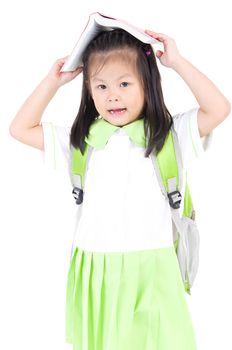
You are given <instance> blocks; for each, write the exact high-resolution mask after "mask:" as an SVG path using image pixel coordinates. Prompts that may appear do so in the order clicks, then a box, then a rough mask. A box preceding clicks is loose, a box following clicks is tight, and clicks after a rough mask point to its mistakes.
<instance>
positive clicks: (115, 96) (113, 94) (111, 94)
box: [108, 91, 118, 102]
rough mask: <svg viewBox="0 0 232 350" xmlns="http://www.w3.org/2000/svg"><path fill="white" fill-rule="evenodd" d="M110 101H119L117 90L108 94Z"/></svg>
mask: <svg viewBox="0 0 232 350" xmlns="http://www.w3.org/2000/svg"><path fill="white" fill-rule="evenodd" d="M108 101H109V102H112V101H118V95H117V94H116V93H115V92H113V91H111V92H110V93H109V95H108Z"/></svg>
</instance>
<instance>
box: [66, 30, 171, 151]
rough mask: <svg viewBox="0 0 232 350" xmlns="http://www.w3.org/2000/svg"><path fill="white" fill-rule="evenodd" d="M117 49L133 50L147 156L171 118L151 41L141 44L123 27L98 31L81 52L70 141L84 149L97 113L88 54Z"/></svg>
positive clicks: (161, 142) (163, 136)
mask: <svg viewBox="0 0 232 350" xmlns="http://www.w3.org/2000/svg"><path fill="white" fill-rule="evenodd" d="M116 50H117V51H119V52H120V51H122V52H124V53H125V54H126V53H127V52H128V53H129V52H132V53H133V54H134V55H133V56H134V60H135V64H136V68H137V71H138V74H139V76H140V79H141V83H142V85H143V88H144V100H145V101H144V108H143V112H142V116H143V117H144V132H145V136H146V138H147V148H146V151H145V157H148V156H149V155H150V153H151V152H153V151H155V153H156V154H158V152H159V151H160V150H161V149H162V147H163V145H164V142H165V139H166V136H167V134H168V131H169V129H170V127H171V125H172V123H173V120H172V117H171V114H170V113H169V111H168V109H167V107H166V106H165V104H164V98H163V92H162V87H161V76H160V73H159V70H158V67H157V62H156V57H155V55H154V51H153V49H152V46H151V45H150V44H144V43H143V42H141V41H140V40H138V39H136V38H135V37H134V36H132V35H131V34H129V33H128V32H126V31H124V30H122V29H115V30H111V31H106V32H102V33H100V34H98V35H97V37H96V38H94V39H93V40H92V41H91V42H90V43H89V45H88V46H87V48H86V50H85V52H84V54H83V57H82V61H83V83H82V96H81V103H80V107H79V111H78V114H77V116H76V119H75V120H74V122H73V125H72V128H71V135H70V143H71V144H72V146H74V147H75V148H79V149H80V151H81V152H82V153H84V150H85V137H86V136H88V133H89V128H90V125H91V124H92V122H93V121H94V120H95V119H96V118H97V117H98V116H99V113H98V111H97V110H96V108H95V105H94V101H93V99H92V97H91V94H90V91H89V88H88V81H89V66H90V64H91V58H94V56H95V55H96V54H103V55H107V54H109V53H111V52H112V51H116ZM147 51H148V52H147ZM128 57H130V55H128Z"/></svg>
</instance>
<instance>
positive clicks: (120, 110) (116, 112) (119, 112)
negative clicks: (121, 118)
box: [108, 108, 126, 115]
mask: <svg viewBox="0 0 232 350" xmlns="http://www.w3.org/2000/svg"><path fill="white" fill-rule="evenodd" d="M108 111H109V112H110V114H112V115H122V114H123V113H124V112H125V111H126V108H117V109H109V110H108Z"/></svg>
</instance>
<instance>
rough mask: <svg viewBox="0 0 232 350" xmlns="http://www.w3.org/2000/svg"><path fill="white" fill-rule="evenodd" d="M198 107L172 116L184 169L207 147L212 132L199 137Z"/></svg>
mask: <svg viewBox="0 0 232 350" xmlns="http://www.w3.org/2000/svg"><path fill="white" fill-rule="evenodd" d="M198 110H199V107H197V108H192V109H190V110H188V111H187V112H184V113H180V114H176V115H174V116H173V124H174V129H175V131H176V133H177V136H178V140H179V144H180V149H181V153H182V161H183V166H184V168H187V167H188V165H190V163H192V162H193V161H194V160H195V159H196V158H198V157H200V156H201V155H202V154H203V153H204V152H205V151H206V150H207V149H208V148H209V147H210V143H211V139H212V132H211V133H210V134H208V135H207V136H205V137H200V133H199V128H198V121H197V112H198Z"/></svg>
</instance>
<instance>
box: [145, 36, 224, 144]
mask: <svg viewBox="0 0 232 350" xmlns="http://www.w3.org/2000/svg"><path fill="white" fill-rule="evenodd" d="M146 32H147V34H149V35H150V36H152V37H154V38H155V39H158V40H159V41H160V42H162V43H163V45H164V52H162V51H160V50H158V51H157V52H156V56H157V57H158V58H159V60H160V62H161V63H162V64H163V65H164V66H166V67H170V68H172V69H174V70H175V71H176V72H177V73H178V74H179V75H180V76H181V77H182V79H183V80H184V81H185V82H186V84H187V85H188V86H189V88H190V89H191V91H192V92H193V94H194V96H195V98H196V100H197V102H198V103H199V106H200V108H199V111H198V115H197V118H198V128H199V132H200V135H201V137H203V136H206V135H208V134H209V133H210V132H211V131H212V130H213V129H214V128H216V126H218V125H219V124H220V123H221V122H222V121H223V120H224V119H225V118H226V117H227V116H228V115H229V114H230V110H231V106H230V103H229V101H228V100H227V99H226V97H225V96H224V95H223V94H222V93H221V92H220V91H219V89H218V88H217V87H216V86H215V85H214V84H213V82H212V81H211V80H209V79H208V78H207V77H206V76H205V75H204V74H203V73H201V72H200V71H199V70H198V69H197V68H195V67H194V66H193V65H192V64H191V63H190V62H188V61H187V60H186V59H185V58H184V57H182V56H181V55H180V54H179V52H178V49H177V47H176V43H175V41H174V40H173V39H172V38H170V37H168V36H167V35H164V34H161V33H154V32H151V31H149V30H147V31H146Z"/></svg>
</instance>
